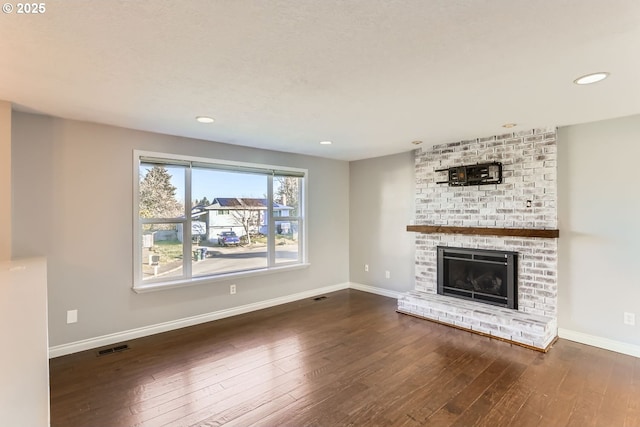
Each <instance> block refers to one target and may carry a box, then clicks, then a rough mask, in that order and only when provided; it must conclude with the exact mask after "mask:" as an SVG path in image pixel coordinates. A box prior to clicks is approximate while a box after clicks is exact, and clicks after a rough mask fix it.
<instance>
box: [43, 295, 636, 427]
mask: <svg viewBox="0 0 640 427" xmlns="http://www.w3.org/2000/svg"><path fill="white" fill-rule="evenodd" d="M395 308H396V301H395V300H394V299H390V298H385V297H381V296H378V295H373V294H368V293H364V292H359V291H355V290H346V291H340V292H335V293H332V294H328V295H327V298H326V299H323V300H319V301H314V300H313V299H309V300H305V301H298V302H294V303H290V304H285V305H282V306H278V307H274V308H270V309H266V310H261V311H258V312H253V313H249V314H246V315H242V316H237V317H233V318H228V319H223V320H219V321H216V322H211V323H207V324H203V325H198V326H194V327H191V328H185V329H181V330H177V331H171V332H167V333H164V334H159V335H155V336H153V337H146V338H141V339H137V340H133V341H130V342H128V343H127V344H129V346H130V349H129V350H125V351H123V352H119V353H113V354H110V355H106V356H100V357H97V356H96V352H94V351H87V352H82V353H77V354H73V355H69V356H64V357H59V358H56V359H52V360H51V362H50V366H51V419H52V426H54V427H74V426H91V427H116V426H118V427H119V426H145V427H146V426H148V427H151V426H219V425H230V426H251V425H260V426H304V425H313V426H340V425H353V426H418V425H431V426H545V427H546V426H579V427H584V426H640V359H637V358H634V357H630V356H625V355H621V354H617V353H613V352H609V351H606V350H601V349H597V348H594V347H589V346H586V345H581V344H577V343H573V342H571V341H566V340H562V339H561V340H559V341H558V342H557V343H556V344H555V345H554V347H553V348H552V349H551V351H550V352H549V353H547V354H542V353H538V352H535V351H533V350H528V349H525V348H521V347H517V346H514V345H510V344H508V343H505V342H502V341H497V340H492V339H489V338H486V337H482V336H478V335H474V334H471V333H469V332H465V331H460V330H457V329H453V328H450V327H447V326H443V325H440V324H436V323H432V322H429V321H426V320H421V319H416V318H413V317H410V316H406V315H403V314H398V313H396V312H395Z"/></svg>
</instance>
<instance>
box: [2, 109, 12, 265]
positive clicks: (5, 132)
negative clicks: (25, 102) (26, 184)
mask: <svg viewBox="0 0 640 427" xmlns="http://www.w3.org/2000/svg"><path fill="white" fill-rule="evenodd" d="M10 258H11V103H9V102H6V101H0V261H6V260H9V259H10Z"/></svg>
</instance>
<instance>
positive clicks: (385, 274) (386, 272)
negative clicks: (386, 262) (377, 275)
mask: <svg viewBox="0 0 640 427" xmlns="http://www.w3.org/2000/svg"><path fill="white" fill-rule="evenodd" d="M384 277H386V278H387V279H391V272H390V271H389V270H387V271H385V272H384Z"/></svg>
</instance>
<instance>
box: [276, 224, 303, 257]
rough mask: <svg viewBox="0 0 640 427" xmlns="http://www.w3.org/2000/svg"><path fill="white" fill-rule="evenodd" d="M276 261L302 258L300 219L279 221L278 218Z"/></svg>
mask: <svg viewBox="0 0 640 427" xmlns="http://www.w3.org/2000/svg"><path fill="white" fill-rule="evenodd" d="M275 223H276V234H275V239H276V263H281V262H292V261H299V260H300V245H299V240H298V230H299V225H300V224H299V222H298V221H290V220H287V221H278V220H277V219H276V221H275Z"/></svg>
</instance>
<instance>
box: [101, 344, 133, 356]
mask: <svg viewBox="0 0 640 427" xmlns="http://www.w3.org/2000/svg"><path fill="white" fill-rule="evenodd" d="M125 350H129V345H128V344H120V345H117V346H115V347H109V348H103V349H102V350H98V351H97V352H96V353H97V355H98V357H100V356H106V355H107V354H113V353H120V352H121V351H125Z"/></svg>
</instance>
